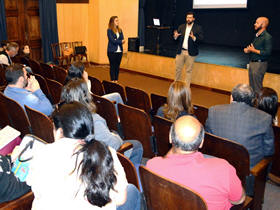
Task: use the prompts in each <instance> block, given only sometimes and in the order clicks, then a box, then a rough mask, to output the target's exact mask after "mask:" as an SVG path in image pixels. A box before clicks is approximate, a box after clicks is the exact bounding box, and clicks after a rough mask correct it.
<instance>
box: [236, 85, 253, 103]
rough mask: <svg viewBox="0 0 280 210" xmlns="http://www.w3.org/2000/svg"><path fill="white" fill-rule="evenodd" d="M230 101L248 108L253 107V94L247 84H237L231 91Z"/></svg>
mask: <svg viewBox="0 0 280 210" xmlns="http://www.w3.org/2000/svg"><path fill="white" fill-rule="evenodd" d="M231 97H232V98H231V100H232V101H235V102H243V103H246V104H248V105H250V106H253V105H254V101H255V93H254V91H253V89H252V88H251V87H250V86H249V85H247V84H238V85H236V86H235V87H234V88H233V89H232V91H231Z"/></svg>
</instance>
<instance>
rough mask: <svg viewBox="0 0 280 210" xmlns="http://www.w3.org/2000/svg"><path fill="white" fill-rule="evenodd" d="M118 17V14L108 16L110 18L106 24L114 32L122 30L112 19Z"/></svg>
mask: <svg viewBox="0 0 280 210" xmlns="http://www.w3.org/2000/svg"><path fill="white" fill-rule="evenodd" d="M116 18H118V16H112V17H110V20H109V24H108V29H111V30H112V31H114V33H117V32H119V33H120V32H122V29H121V28H120V27H119V26H116V27H115V25H114V21H115V19H116Z"/></svg>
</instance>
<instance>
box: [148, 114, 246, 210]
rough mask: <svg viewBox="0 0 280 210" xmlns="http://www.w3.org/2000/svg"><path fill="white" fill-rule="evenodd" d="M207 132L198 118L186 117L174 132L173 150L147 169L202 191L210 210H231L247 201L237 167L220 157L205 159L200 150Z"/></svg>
mask: <svg viewBox="0 0 280 210" xmlns="http://www.w3.org/2000/svg"><path fill="white" fill-rule="evenodd" d="M203 138H204V129H203V126H202V125H201V124H200V123H199V121H198V120H197V119H195V118H194V117H192V116H183V117H180V118H179V119H177V120H176V121H175V123H174V124H173V125H172V126H171V129H170V143H172V148H171V150H170V151H169V152H168V153H167V155H166V156H165V157H155V158H153V159H151V160H149V161H148V162H147V168H149V169H151V170H152V171H154V172H155V173H158V174H159V175H161V176H163V177H166V178H168V179H171V180H173V181H175V182H177V183H179V184H182V185H184V186H186V187H189V188H190V189H192V190H194V191H196V192H198V193H199V194H200V195H201V196H202V197H203V198H204V199H205V201H206V203H207V206H208V209H209V210H219V209H221V210H222V209H230V207H231V206H232V204H234V205H235V204H240V203H242V202H243V201H244V199H245V194H244V192H243V189H242V185H241V182H240V180H239V178H238V177H237V175H236V171H235V169H234V167H232V166H231V165H230V164H229V163H228V162H227V161H225V160H223V159H219V158H205V157H204V156H203V154H202V153H200V152H198V149H199V148H200V147H202V145H203Z"/></svg>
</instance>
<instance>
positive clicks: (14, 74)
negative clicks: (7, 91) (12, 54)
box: [5, 64, 27, 88]
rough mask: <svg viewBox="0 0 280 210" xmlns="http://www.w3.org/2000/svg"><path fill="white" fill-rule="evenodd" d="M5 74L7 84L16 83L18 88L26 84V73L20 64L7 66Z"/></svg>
mask: <svg viewBox="0 0 280 210" xmlns="http://www.w3.org/2000/svg"><path fill="white" fill-rule="evenodd" d="M5 76H6V80H7V82H8V84H9V85H17V86H18V87H20V88H24V87H25V86H26V85H27V73H26V70H25V69H24V67H23V66H22V65H21V64H12V65H11V66H8V67H7V69H6V74H5Z"/></svg>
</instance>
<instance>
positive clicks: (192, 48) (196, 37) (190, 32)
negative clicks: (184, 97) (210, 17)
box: [174, 12, 203, 86]
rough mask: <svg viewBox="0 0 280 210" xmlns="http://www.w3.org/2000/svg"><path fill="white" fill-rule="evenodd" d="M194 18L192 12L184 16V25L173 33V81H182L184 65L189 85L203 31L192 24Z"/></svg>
mask: <svg viewBox="0 0 280 210" xmlns="http://www.w3.org/2000/svg"><path fill="white" fill-rule="evenodd" d="M194 21H195V16H194V13H193V12H188V13H187V15H186V23H185V24H182V25H180V26H179V28H178V30H175V31H174V39H175V40H177V41H178V49H177V55H176V59H175V63H176V75H175V80H176V81H178V80H182V78H181V77H182V69H183V68H184V65H185V64H186V83H187V85H188V86H190V84H191V76H192V68H193V64H194V60H195V58H196V56H197V55H198V44H199V42H200V41H201V40H203V31H202V28H201V26H199V25H197V24H195V23H194Z"/></svg>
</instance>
